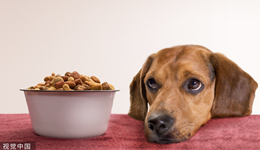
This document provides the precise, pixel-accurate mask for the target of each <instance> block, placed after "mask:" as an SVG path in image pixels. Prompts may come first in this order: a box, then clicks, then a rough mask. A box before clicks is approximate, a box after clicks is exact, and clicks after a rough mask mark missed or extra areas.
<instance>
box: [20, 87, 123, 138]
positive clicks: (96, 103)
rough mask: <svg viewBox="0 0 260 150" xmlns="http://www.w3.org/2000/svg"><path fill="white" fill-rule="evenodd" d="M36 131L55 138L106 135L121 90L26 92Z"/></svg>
mask: <svg viewBox="0 0 260 150" xmlns="http://www.w3.org/2000/svg"><path fill="white" fill-rule="evenodd" d="M21 91H24V94H25V97H26V102H27V106H28V109H29V113H30V117H31V122H32V127H33V130H34V132H35V133H36V134H38V135H42V136H47V137H55V138H88V137H94V136H99V135H102V134H104V133H105V132H106V130H107V127H108V123H109V118H110V114H111V109H112V105H113V99H114V96H115V93H116V92H117V91H119V90H110V91H39V90H24V89H21Z"/></svg>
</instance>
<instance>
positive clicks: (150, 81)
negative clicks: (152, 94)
mask: <svg viewBox="0 0 260 150" xmlns="http://www.w3.org/2000/svg"><path fill="white" fill-rule="evenodd" d="M147 85H148V87H149V88H150V89H152V90H155V89H156V88H157V84H156V81H155V80H154V78H150V79H148V80H147Z"/></svg>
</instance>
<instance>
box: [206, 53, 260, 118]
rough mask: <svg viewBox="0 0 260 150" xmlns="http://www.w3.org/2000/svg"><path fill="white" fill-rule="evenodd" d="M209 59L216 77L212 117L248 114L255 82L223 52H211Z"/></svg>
mask: <svg viewBox="0 0 260 150" xmlns="http://www.w3.org/2000/svg"><path fill="white" fill-rule="evenodd" d="M210 61H211V64H212V66H213V68H214V71H215V77H216V81H215V82H216V83H215V98H214V101H213V106H212V109H211V114H212V118H223V117H236V116H248V115H250V114H251V113H252V105H253V101H254V98H255V91H256V89H257V87H258V84H257V82H256V81H255V80H254V79H253V78H252V77H251V76H250V75H249V74H247V73H246V72H244V71H243V70H242V69H241V68H240V67H239V66H238V65H237V64H235V63H234V62H233V61H231V60H230V59H228V58H227V57H225V56H224V55H223V54H219V53H213V54H212V55H211V56H210Z"/></svg>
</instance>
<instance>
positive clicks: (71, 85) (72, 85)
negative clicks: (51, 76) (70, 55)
mask: <svg viewBox="0 0 260 150" xmlns="http://www.w3.org/2000/svg"><path fill="white" fill-rule="evenodd" d="M64 84H67V85H69V87H70V88H71V89H74V88H75V86H76V83H74V82H71V81H66V82H64Z"/></svg>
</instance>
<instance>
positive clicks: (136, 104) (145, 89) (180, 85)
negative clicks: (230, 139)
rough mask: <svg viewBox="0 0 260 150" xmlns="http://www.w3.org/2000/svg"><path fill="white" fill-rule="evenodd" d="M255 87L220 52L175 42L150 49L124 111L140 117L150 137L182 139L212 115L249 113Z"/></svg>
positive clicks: (160, 140) (151, 139)
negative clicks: (160, 48) (127, 106)
mask: <svg viewBox="0 0 260 150" xmlns="http://www.w3.org/2000/svg"><path fill="white" fill-rule="evenodd" d="M257 87H258V85H257V83H256V82H255V80H254V79H253V78H252V77H251V76H250V75H248V74H247V73H246V72H244V71H243V70H242V69H241V68H240V67H238V66H237V65H236V64H235V63H234V62H232V61H231V60H229V59H228V58H227V57H225V56H224V55H222V54H219V53H213V52H211V51H210V50H208V49H207V48H205V47H202V46H197V45H185V46H176V47H172V48H167V49H163V50H161V51H159V52H158V53H156V54H152V55H151V56H150V57H149V58H148V59H147V60H146V62H145V63H144V65H143V67H142V69H141V70H140V71H139V72H138V73H137V75H136V76H135V77H134V78H133V81H132V83H131V85H130V102H131V106H130V110H129V113H128V115H130V116H131V117H133V118H135V119H138V120H143V121H144V131H145V136H146V138H147V140H148V141H149V142H157V143H176V142H181V141H184V140H187V139H189V138H191V137H192V136H193V135H194V134H195V132H196V131H197V130H198V129H199V128H200V127H201V126H202V125H204V124H205V123H206V122H207V121H208V120H210V119H211V118H219V117H235V116H247V115H250V114H251V112H252V105H253V101H254V97H255V91H256V89H257ZM148 104H149V106H150V108H149V111H148Z"/></svg>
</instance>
